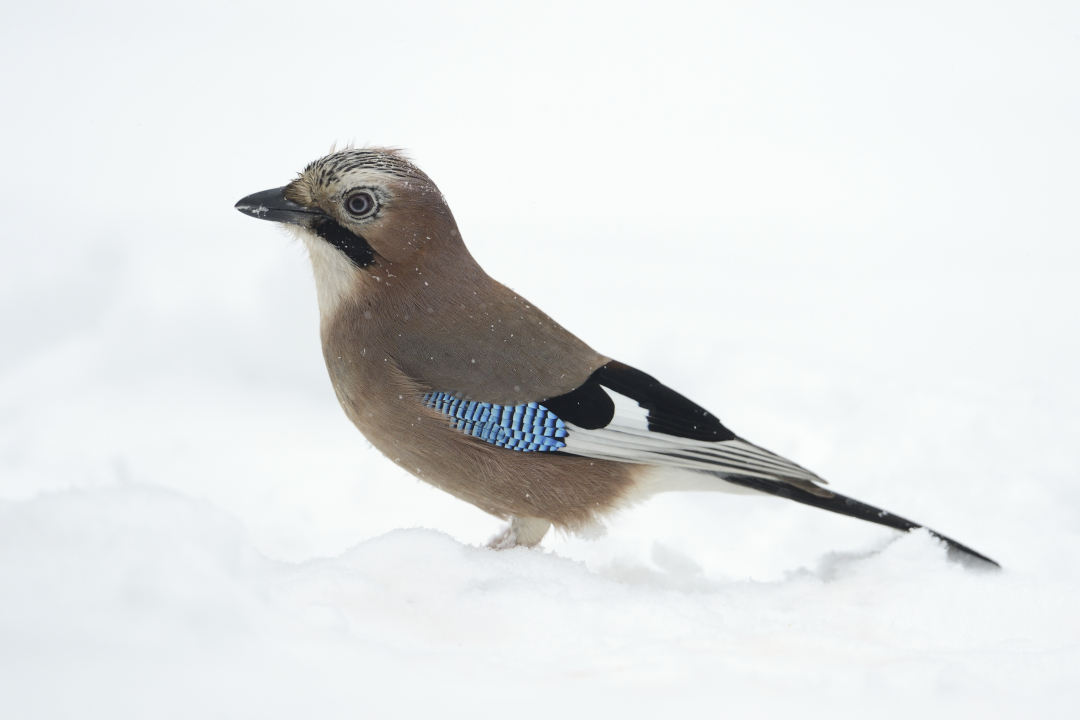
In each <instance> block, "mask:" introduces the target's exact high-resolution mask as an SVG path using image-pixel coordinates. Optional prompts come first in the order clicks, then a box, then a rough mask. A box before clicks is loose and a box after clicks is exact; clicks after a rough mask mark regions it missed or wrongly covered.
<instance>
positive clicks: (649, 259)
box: [0, 0, 1080, 718]
mask: <svg viewBox="0 0 1080 720" xmlns="http://www.w3.org/2000/svg"><path fill="white" fill-rule="evenodd" d="M4 18H5V19H4V22H3V24H2V26H0V57H2V67H3V73H0V98H2V101H3V105H2V108H3V109H2V113H0V129H2V132H0V158H2V159H3V172H2V173H0V210H2V212H3V219H4V224H3V228H4V232H3V235H2V240H0V498H3V502H0V713H2V714H3V715H4V716H5V717H42V718H60V717H62V718H67V717H71V718H76V717H109V718H117V717H137V718H142V717H173V716H175V717H212V716H220V717H230V718H233V717H252V718H267V717H303V716H314V715H315V714H316V713H319V714H321V715H323V716H326V717H432V716H435V715H438V716H442V717H493V716H495V715H496V714H498V715H500V716H501V715H506V714H512V715H514V716H518V717H541V716H544V717H551V716H553V715H554V714H556V713H558V714H559V715H560V716H571V717H573V716H581V717H584V716H588V715H597V714H609V713H614V712H618V713H620V714H621V715H623V716H626V717H659V716H662V715H671V716H680V717H716V716H718V715H720V714H723V715H724V716H730V717H754V716H760V717H767V716H777V715H779V714H781V713H784V714H792V713H795V712H798V713H799V714H800V715H801V716H811V717H816V716H818V715H821V716H825V715H828V716H829V717H833V718H835V717H856V716H859V717H862V716H865V715H866V714H867V713H869V712H872V713H874V714H875V716H885V717H891V716H897V717H899V716H901V715H907V714H911V713H918V714H920V715H921V716H924V717H946V716H953V715H955V714H957V713H961V712H966V713H972V714H974V713H976V712H977V713H978V714H979V715H980V716H984V717H992V716H998V717H1016V716H1017V715H1018V714H1021V713H1023V714H1024V715H1025V716H1031V717H1035V716H1038V717H1066V716H1068V715H1067V714H1068V713H1069V710H1070V709H1072V711H1073V712H1075V707H1076V703H1077V701H1078V700H1080V690H1078V689H1077V688H1080V612H1078V611H1077V609H1076V608H1077V602H1078V601H1077V598H1078V597H1080V443H1078V436H1080V380H1078V379H1077V370H1076V369H1077V367H1080V332H1078V331H1080V317H1078V316H1080V290H1078V281H1077V277H1078V271H1080V212H1078V209H1080V203H1078V197H1080V171H1078V169H1077V168H1078V164H1080V139H1078V138H1080V133H1078V132H1077V128H1080V92H1078V90H1080V87H1078V79H1080V11H1078V9H1077V6H1076V5H1075V3H1056V4H1055V3H1031V2H1024V3H1000V2H993V3H987V2H982V3H932V2H907V3H891V4H887V3H832V4H823V3H772V4H766V3H753V2H747V3H741V4H731V3H718V2H709V3H701V4H700V5H695V4H673V3H654V4H648V3H610V4H601V3H591V4H588V3H581V2H574V3H558V2H545V3H535V4H527V3H513V4H510V3H491V4H487V5H485V4H481V3H473V4H457V5H454V4H444V3H431V4H423V3H370V2H358V1H355V0H354V1H352V2H342V3H336V4H335V3H314V2H308V3H281V2H258V3H256V2H251V3H232V4H228V5H222V4H218V3H206V4H199V3H168V4H167V3H128V2H112V3H106V2H102V3H94V4H88V3H57V2H52V3H49V2H39V3H33V4H30V3H22V4H19V5H12V6H10V7H6V8H5V11H4ZM335 141H336V142H338V143H346V142H355V143H357V144H360V145H362V144H369V143H371V144H381V145H393V146H399V147H404V148H406V149H407V150H409V151H410V153H411V154H412V157H413V158H414V159H415V160H416V161H417V163H418V164H419V165H420V166H421V167H422V168H423V169H424V170H425V171H427V172H428V174H429V175H431V177H432V178H433V179H434V180H435V181H436V182H437V183H438V184H439V186H440V188H441V189H442V190H443V192H444V194H445V195H446V197H447V199H448V200H449V202H450V204H451V207H452V208H453V210H454V213H455V215H456V217H457V220H458V223H459V226H460V228H461V230H462V233H463V236H464V237H465V239H466V242H467V243H468V244H469V247H470V249H471V250H472V252H473V254H474V255H475V256H476V257H477V258H478V260H479V261H480V262H481V264H482V265H483V266H484V267H485V268H486V269H487V270H488V271H489V272H490V273H491V274H492V275H493V276H494V277H496V278H498V279H500V280H501V281H503V282H504V283H506V284H508V285H510V286H511V287H513V288H515V289H516V290H518V291H520V292H521V293H523V294H524V295H525V296H526V297H528V298H530V299H531V300H532V301H534V302H535V303H537V304H538V305H539V306H540V307H542V308H543V309H544V310H545V311H547V312H548V313H549V314H551V315H552V316H554V317H555V318H556V319H558V320H559V321H560V322H561V323H562V324H564V325H565V326H567V327H568V328H570V329H571V330H572V331H574V332H575V333H577V334H579V335H580V336H581V337H583V338H584V339H585V340H586V341H587V342H589V343H590V344H591V345H592V346H593V347H595V348H596V349H598V350H599V351H601V352H603V353H605V354H608V355H610V356H613V357H616V358H618V359H620V360H622V361H624V362H627V363H630V364H632V365H635V366H637V367H639V368H641V369H643V370H645V371H647V372H649V373H651V374H653V375H656V376H657V377H659V378H660V379H661V380H663V381H664V382H666V383H667V384H669V385H671V386H672V387H674V388H675V389H677V390H679V391H680V392H683V393H684V394H687V395H689V396H691V397H692V398H693V399H695V400H696V401H697V402H699V403H700V404H702V405H704V406H705V407H707V408H709V409H710V410H712V411H714V412H715V413H717V414H718V415H719V416H720V417H721V419H722V420H723V421H724V422H725V424H727V425H728V426H730V427H732V428H733V429H734V430H735V431H736V432H738V433H739V434H741V435H743V436H745V437H747V438H749V439H751V440H753V441H755V442H757V443H759V444H762V445H764V446H766V447H768V448H770V449H772V450H775V451H777V452H780V453H781V454H784V455H786V456H788V457H791V458H792V459H794V460H796V461H798V462H800V463H802V464H804V465H806V466H808V467H810V468H812V469H814V470H815V471H817V472H818V473H819V474H821V475H822V476H824V477H826V478H828V479H829V480H830V482H831V483H832V485H833V487H835V488H836V489H837V490H839V491H840V492H843V493H846V494H851V495H853V496H855V497H858V498H860V499H862V500H865V501H867V502H871V503H874V504H877V505H880V506H882V507H885V508H887V509H889V510H891V511H894V512H896V513H899V514H901V515H904V516H906V517H909V518H911V519H913V520H916V521H918V522H923V523H926V524H927V525H929V526H931V527H934V528H936V529H938V530H941V531H942V532H944V533H946V534H949V535H951V536H953V537H956V538H957V539H958V540H960V541H961V542H964V543H967V544H970V545H971V546H972V547H974V548H976V549H978V550H980V551H982V552H984V553H986V554H988V555H990V556H991V557H994V558H995V559H997V560H998V561H1000V562H1001V563H1002V565H1003V566H1004V567H1005V571H1004V572H1003V573H1000V574H996V575H986V574H980V573H974V572H971V571H968V570H964V569H962V568H960V567H959V566H956V565H953V564H950V563H947V562H946V561H945V559H944V557H943V553H942V551H941V549H940V547H939V546H937V545H936V544H935V543H934V542H933V541H932V540H931V539H930V538H929V537H928V536H926V535H924V534H916V535H913V536H906V537H903V538H898V536H897V535H896V534H895V533H893V532H892V531H889V530H885V529H881V528H877V527H874V526H870V525H867V524H863V523H859V522H857V521H854V520H849V519H845V518H840V517H837V516H832V515H829V514H827V513H823V512H820V511H816V510H813V509H809V508H804V507H799V506H795V505H794V504H788V503H784V502H782V501H780V500H775V499H770V498H744V497H731V496H724V495H700V494H694V495H690V494H686V495H680V496H665V497H662V498H658V499H656V500H653V501H651V502H649V503H648V504H646V505H643V506H641V507H639V508H637V509H635V510H633V511H630V512H627V513H625V514H624V515H622V516H621V517H618V518H615V519H613V520H612V522H611V524H610V527H609V528H608V532H607V534H606V535H605V536H603V537H601V538H592V539H582V538H566V537H562V536H552V537H549V538H548V539H547V540H546V541H545V544H544V549H543V550H540V551H532V552H530V551H525V550H515V551H512V552H506V553H493V552H490V551H487V550H483V549H480V548H478V547H476V546H478V545H480V544H482V543H483V542H484V541H485V540H486V539H487V538H488V537H489V536H490V535H492V534H493V533H494V532H496V530H497V529H498V526H499V523H498V521H497V520H495V519H493V518H490V517H488V516H486V515H484V514H483V513H481V512H480V511H478V510H476V509H474V508H472V507H470V506H467V505H464V504H462V503H460V502H458V501H456V500H453V499H451V498H449V497H448V496H445V495H443V494H441V493H439V492H438V491H435V490H433V489H430V488H428V487H426V486H423V485H421V484H420V483H419V482H417V481H416V480H414V479H412V478H411V477H410V476H408V475H406V474H405V473H403V472H402V471H400V470H398V469H397V468H396V467H394V466H392V465H391V464H390V463H389V462H387V461H386V460H385V459H383V458H382V457H381V456H380V455H379V454H378V453H377V452H376V451H374V450H372V449H371V448H370V447H368V446H367V445H366V443H365V442H364V440H363V438H362V437H361V436H360V435H359V434H358V433H357V432H356V431H355V430H354V429H353V428H352V427H351V426H350V425H349V423H348V421H347V420H346V419H345V417H344V415H343V414H342V413H341V411H340V409H339V408H338V407H337V405H336V401H335V399H334V396H333V392H332V390H331V388H330V385H329V382H328V380H327V378H326V374H325V369H324V368H323V366H322V358H321V352H320V349H319V346H318V334H317V320H318V319H317V311H316V307H315V298H314V291H313V285H312V280H311V271H310V267H309V266H308V264H307V260H306V258H305V256H304V253H303V250H302V248H300V247H299V246H297V245H296V244H294V243H292V242H291V241H289V240H287V239H286V238H285V235H284V234H283V233H281V232H280V231H278V230H276V229H275V228H274V227H273V226H272V225H270V224H268V223H261V222H256V221H254V220H252V219H250V218H247V217H244V216H242V215H241V214H240V213H238V212H236V211H235V210H234V209H233V207H232V206H233V203H235V202H236V200H238V199H239V198H240V197H242V196H244V195H247V194H249V193H251V192H254V191H258V190H263V189H266V188H270V187H277V186H279V185H282V184H284V183H286V182H287V181H289V180H290V179H291V178H292V177H293V176H294V175H295V173H296V172H297V171H299V170H300V169H302V168H303V166H304V165H305V164H306V163H307V162H308V161H310V160H312V159H315V158H316V157H318V156H320V155H322V154H324V153H325V152H326V151H327V150H328V149H329V147H330V145H331V143H333V142H335ZM388 533H389V534H388ZM969 716H971V715H969Z"/></svg>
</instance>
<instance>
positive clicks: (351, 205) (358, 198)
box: [345, 192, 375, 217]
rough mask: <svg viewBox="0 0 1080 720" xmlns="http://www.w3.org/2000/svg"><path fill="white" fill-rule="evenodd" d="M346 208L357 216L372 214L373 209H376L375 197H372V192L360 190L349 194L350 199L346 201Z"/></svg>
mask: <svg viewBox="0 0 1080 720" xmlns="http://www.w3.org/2000/svg"><path fill="white" fill-rule="evenodd" d="M345 209H346V210H348V211H349V213H350V214H351V215H355V216H357V217H363V216H364V215H369V214H371V211H372V210H374V209H375V198H373V197H371V193H367V192H358V193H353V194H352V195H350V196H349V199H348V200H346V201H345Z"/></svg>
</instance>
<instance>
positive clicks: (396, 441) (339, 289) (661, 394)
mask: <svg viewBox="0 0 1080 720" xmlns="http://www.w3.org/2000/svg"><path fill="white" fill-rule="evenodd" d="M236 208H237V209H238V210H240V211H241V212H243V213H245V214H247V215H251V216H252V217H256V218H261V219H263V220H272V221H275V222H279V223H283V224H284V226H285V227H287V228H289V229H290V230H291V231H292V232H293V233H295V234H296V236H297V237H299V238H300V240H301V241H302V242H303V243H304V245H305V246H306V247H307V250H308V253H309V254H310V256H311V262H312V265H313V267H314V274H315V287H316V292H317V294H318V303H319V316H320V334H321V337H322V347H323V356H324V358H325V360H326V367H327V369H328V370H329V372H330V379H331V381H332V383H333V386H334V391H335V392H336V393H337V398H338V401H339V402H340V403H341V407H342V408H343V409H344V410H345V414H346V415H347V416H348V417H349V419H350V420H351V421H352V422H353V424H355V425H356V427H357V428H359V430H360V432H362V433H363V434H364V435H365V436H366V437H367V439H368V440H369V441H370V442H371V444H372V445H374V446H375V447H376V448H378V449H379V450H380V451H382V452H383V453H384V454H385V455H386V456H387V457H389V458H390V459H391V460H393V461H394V462H395V463H397V464H398V465H399V466H400V467H402V468H404V469H405V470H407V471H408V472H410V473H412V474H414V475H416V476H417V477H418V478H420V479H421V480H424V481H425V482H428V483H431V484H432V485H434V486H435V487H438V488H441V489H443V490H445V491H446V492H448V493H450V494H451V495H454V496H455V497H458V498H460V499H462V500H465V501H467V502H470V503H473V504H474V505H476V506H477V507H479V508H481V509H482V510H484V511H486V512H488V513H490V514H492V515H495V516H497V517H499V518H502V519H504V520H509V521H510V524H509V526H508V527H507V529H506V530H505V532H504V533H503V534H502V535H501V536H500V537H498V538H496V539H495V540H493V541H492V545H493V546H494V547H513V546H514V545H524V546H532V545H536V544H537V543H539V542H540V540H541V539H542V538H543V536H544V534H545V533H546V532H547V531H548V529H549V528H550V527H551V526H552V525H555V526H557V527H559V528H562V529H565V530H568V531H575V530H581V529H583V528H585V527H587V526H589V525H592V524H594V523H597V522H599V521H601V520H602V519H603V518H604V517H605V516H606V515H609V514H611V513H612V512H613V511H617V510H618V509H620V508H624V507H627V506H628V505H631V504H633V503H636V502H638V501H640V500H642V499H644V498H647V497H649V496H651V495H653V494H656V493H659V492H664V491H670V490H720V491H728V492H743V493H767V494H770V495H778V496H781V497H786V498H789V499H791V500H795V501H797V502H800V503H805V504H807V505H813V506H814V507H819V508H823V509H825V510H831V511H832V512H836V513H840V514H843V515H849V516H852V517H856V518H861V519H863V520H868V521H870V522H874V523H878V524H881V525H887V526H889V527H892V528H896V529H898V530H912V529H915V528H918V527H920V526H919V525H917V524H915V523H913V522H911V521H909V520H905V519H904V518H901V517H899V516H897V515H893V514H891V513H888V512H885V511H883V510H879V509H878V508H875V507H872V506H870V505H866V504H864V503H861V502H859V501H857V500H853V499H851V498H848V497H844V496H843V495H839V494H837V493H834V492H831V491H830V490H827V489H825V488H824V487H822V485H823V484H824V483H825V481H824V480H822V479H821V478H820V477H818V476H817V475H815V474H814V473H813V472H811V471H810V470H807V469H805V468H803V467H801V466H799V465H797V464H795V463H794V462H792V461H790V460H787V459H785V458H783V457H780V456H779V455H776V454H775V453H771V452H769V451H768V450H765V449H764V448H761V447H759V446H757V445H754V444H753V443H750V442H748V441H747V440H744V439H742V438H741V437H739V436H738V435H736V434H735V433H733V432H732V431H731V430H729V429H728V428H727V427H725V426H724V425H723V424H722V423H721V422H720V420H719V418H717V417H716V416H715V415H713V414H711V413H710V412H708V411H707V410H705V409H703V408H701V407H700V406H698V405H696V404H694V403H693V402H691V401H690V400H688V399H687V398H685V397H683V396H682V395H680V394H678V393H677V392H675V391H673V390H671V389H670V388H668V387H666V386H664V385H663V384H662V383H660V382H659V381H658V380H656V379H655V378H653V377H651V376H649V375H646V374H645V373H643V372H641V371H640V370H635V369H634V368H632V367H630V366H628V365H624V364H623V363H620V362H618V361H615V360H612V359H611V358H609V357H606V356H604V355H601V354H600V353H597V352H596V351H595V350H593V349H592V348H591V347H589V346H588V345H586V344H585V343H584V342H582V341H581V340H579V339H578V338H577V337H575V336H574V335H573V334H571V333H570V332H568V331H567V330H565V329H563V328H562V327H561V326H560V325H559V324H558V323H556V322H555V321H554V320H552V319H551V318H549V317H548V316H547V315H545V314H544V313H543V312H541V310H540V309H539V308H537V307H536V306H535V305H533V304H532V303H530V302H529V301H528V300H526V299H525V298H523V297H521V296H520V295H518V294H517V293H515V292H514V291H513V290H510V289H509V288H507V287H506V286H504V285H502V284H500V283H498V282H497V281H495V280H493V279H492V278H491V277H489V276H488V275H487V273H485V272H484V271H483V269H481V268H480V266H479V265H478V264H477V262H476V261H475V260H474V259H473V257H472V255H470V254H469V251H468V249H467V248H466V247H465V243H464V242H463V241H462V239H461V235H460V233H459V232H458V228H457V224H456V223H455V222H454V216H453V215H452V214H451V212H450V208H449V207H448V206H447V204H446V200H445V198H443V196H442V193H440V192H439V189H438V188H437V187H436V186H435V183H433V182H432V181H431V179H430V178H428V176H427V175H425V174H424V173H423V172H422V171H421V170H420V169H419V168H417V167H416V166H415V165H414V164H413V163H412V162H410V161H409V160H408V159H407V158H406V157H405V156H404V155H403V154H402V153H401V152H400V151H397V150H392V149H384V148H366V149H346V150H342V151H339V152H331V153H330V154H329V155H327V156H326V157H323V158H321V159H319V160H316V161H315V162H313V163H311V164H310V165H308V166H307V167H306V168H305V169H304V171H303V172H302V173H300V175H299V176H298V177H297V178H296V179H295V180H293V181H292V182H291V183H289V184H288V185H286V186H284V187H280V188H276V189H274V190H266V191H264V192H260V193H255V194H254V195H250V196H248V197H246V198H244V199H243V200H241V201H240V202H238V203H237V204H236ZM931 532H932V531H931ZM934 534H935V535H936V536H937V537H938V538H940V539H941V540H943V541H944V542H945V543H946V544H947V545H948V547H949V549H950V551H951V552H952V553H953V554H956V553H960V554H962V555H967V556H971V557H975V558H978V559H980V560H983V561H986V562H988V563H993V564H995V565H996V563H994V561H992V560H990V559H989V558H987V557H986V556H984V555H981V554H979V553H977V552H975V551H974V550H971V549H970V548H967V547H965V546H963V545H961V544H960V543H957V542H955V541H953V540H951V539H949V538H946V537H945V536H943V535H940V534H938V533H934Z"/></svg>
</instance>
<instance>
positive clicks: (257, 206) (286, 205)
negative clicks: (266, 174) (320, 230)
mask: <svg viewBox="0 0 1080 720" xmlns="http://www.w3.org/2000/svg"><path fill="white" fill-rule="evenodd" d="M236 209H237V210H239V211H240V212H242V213H244V214H245V215H250V216H251V217H253V218H259V219H260V220H273V221H274V222H281V223H292V224H293V225H305V226H306V225H307V224H308V223H309V222H310V221H311V220H312V219H313V218H315V217H317V216H320V215H322V214H323V213H321V212H319V211H318V210H312V209H310V208H306V207H304V206H303V205H298V204H296V203H294V202H293V201H292V200H289V199H287V198H286V197H285V188H283V187H279V188H274V189H273V190H263V191H262V192H257V193H255V194H254V195H248V196H247V197H246V198H244V199H243V200H241V201H240V202H238V203H236Z"/></svg>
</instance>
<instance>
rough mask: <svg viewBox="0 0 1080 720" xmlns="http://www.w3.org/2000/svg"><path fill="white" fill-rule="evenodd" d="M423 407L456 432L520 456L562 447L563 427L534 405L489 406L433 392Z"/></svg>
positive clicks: (556, 419)
mask: <svg viewBox="0 0 1080 720" xmlns="http://www.w3.org/2000/svg"><path fill="white" fill-rule="evenodd" d="M424 404H425V405H427V406H428V407H429V408H434V409H436V410H438V411H439V412H442V413H445V414H446V415H448V416H449V417H450V424H451V425H453V426H454V427H455V428H457V429H458V430H461V431H462V432H464V433H467V434H469V435H472V436H473V437H478V438H480V439H481V440H484V441H486V442H489V443H491V444H492V445H497V446H498V447H504V448H509V449H510V450H519V451H521V452H551V451H553V450H558V449H559V448H564V447H566V443H565V442H564V441H563V440H562V438H565V437H566V435H567V431H566V424H565V423H563V421H562V420H560V419H559V418H558V416H556V415H555V413H553V412H551V411H550V410H548V409H547V408H546V407H544V406H543V405H540V404H538V403H534V402H532V403H528V404H526V405H493V404H492V403H485V402H475V401H471V400H461V399H459V398H456V397H454V396H452V395H447V394H446V393H442V392H435V393H427V394H426V395H424Z"/></svg>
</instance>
